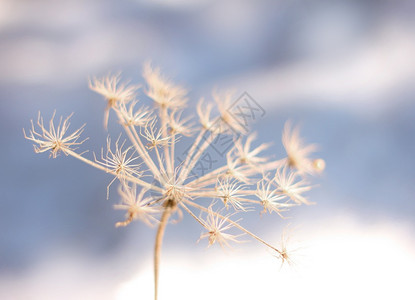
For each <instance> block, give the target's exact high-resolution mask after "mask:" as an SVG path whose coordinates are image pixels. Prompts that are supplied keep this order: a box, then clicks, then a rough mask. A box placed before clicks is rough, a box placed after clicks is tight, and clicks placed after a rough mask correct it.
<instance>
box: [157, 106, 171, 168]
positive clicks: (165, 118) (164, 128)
mask: <svg viewBox="0 0 415 300" xmlns="http://www.w3.org/2000/svg"><path fill="white" fill-rule="evenodd" d="M160 119H161V132H162V135H163V138H167V122H168V115H167V107H166V106H164V105H162V106H161V107H160ZM172 147H174V145H172ZM164 156H165V159H166V166H167V171H168V172H169V174H173V165H172V162H171V160H170V153H169V145H168V143H166V144H165V145H164Z"/></svg>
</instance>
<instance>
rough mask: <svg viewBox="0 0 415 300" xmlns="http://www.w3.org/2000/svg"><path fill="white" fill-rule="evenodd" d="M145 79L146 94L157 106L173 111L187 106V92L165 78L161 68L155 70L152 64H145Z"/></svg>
mask: <svg viewBox="0 0 415 300" xmlns="http://www.w3.org/2000/svg"><path fill="white" fill-rule="evenodd" d="M143 77H144V79H145V80H146V82H147V86H148V90H147V91H146V94H147V96H148V97H150V98H151V99H153V100H154V102H155V103H156V104H157V105H159V106H162V107H166V108H171V109H178V108H182V107H184V106H185V105H186V102H187V99H186V94H187V91H186V90H185V89H184V88H182V87H180V86H176V85H174V84H173V83H171V82H170V81H169V80H167V79H166V78H164V77H163V76H162V75H161V72H160V68H153V67H152V66H151V64H150V63H147V64H145V66H144V71H143Z"/></svg>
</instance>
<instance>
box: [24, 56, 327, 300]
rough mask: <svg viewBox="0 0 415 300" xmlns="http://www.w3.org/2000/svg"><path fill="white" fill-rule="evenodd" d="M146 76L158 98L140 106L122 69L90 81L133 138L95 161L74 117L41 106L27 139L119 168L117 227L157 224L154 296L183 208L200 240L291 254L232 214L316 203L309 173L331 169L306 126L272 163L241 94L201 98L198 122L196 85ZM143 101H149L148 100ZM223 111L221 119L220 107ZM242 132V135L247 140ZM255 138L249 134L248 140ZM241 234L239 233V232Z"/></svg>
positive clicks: (149, 72) (39, 148) (154, 72)
mask: <svg viewBox="0 0 415 300" xmlns="http://www.w3.org/2000/svg"><path fill="white" fill-rule="evenodd" d="M143 77H144V79H145V81H146V84H147V87H146V88H145V90H144V93H145V94H146V96H147V97H148V98H150V99H151V100H153V101H154V108H149V107H145V106H141V107H138V105H137V104H138V103H140V102H141V101H142V99H141V100H140V101H139V100H138V99H137V91H138V89H139V87H138V86H135V85H131V84H127V83H121V82H120V76H119V75H109V76H107V77H104V78H102V79H96V78H95V79H93V80H91V81H90V88H91V89H92V90H93V91H95V92H97V93H99V94H101V95H102V96H103V97H104V98H105V100H106V101H107V108H106V110H105V114H104V126H105V128H106V127H107V124H108V117H109V113H110V111H113V112H114V113H115V115H116V117H117V118H118V121H119V123H120V124H121V126H122V127H123V129H124V131H125V133H126V135H127V136H128V138H129V140H130V143H131V144H130V145H129V146H126V145H125V141H124V142H120V140H119V139H117V140H116V142H115V143H114V144H112V143H111V140H110V138H108V140H107V147H106V151H104V150H103V151H102V153H101V156H100V157H99V158H97V157H96V155H95V154H94V155H93V159H88V158H86V157H84V156H83V153H84V152H83V153H78V152H76V149H77V148H76V147H77V146H79V145H81V144H82V143H83V142H84V140H80V135H81V133H82V131H83V127H84V126H82V127H81V128H79V129H78V130H75V131H73V132H72V133H69V132H68V129H69V118H70V116H69V117H68V118H66V119H64V120H63V119H62V118H60V121H59V123H58V124H57V125H56V124H55V122H54V116H53V117H52V119H51V120H50V122H49V126H45V124H44V122H43V118H42V117H41V115H40V113H39V117H38V121H37V127H38V128H36V126H35V124H34V123H33V121H32V127H31V129H30V131H29V133H28V134H26V132H24V135H25V137H26V138H27V139H28V140H31V141H32V142H34V149H35V152H36V153H40V152H46V151H50V153H51V154H50V155H51V156H52V157H53V158H56V156H57V155H58V154H59V153H60V152H62V153H64V154H65V155H66V156H68V155H69V156H72V157H75V158H77V159H79V160H81V161H83V162H85V163H87V164H89V165H91V166H93V167H95V168H98V169H101V170H103V171H105V172H107V173H109V174H112V175H114V179H113V180H112V181H111V182H110V184H109V185H108V186H107V197H108V189H109V187H110V185H111V184H112V183H113V182H114V181H115V180H118V181H119V182H120V186H119V194H120V198H121V202H120V203H119V204H117V205H115V208H116V209H121V210H125V211H126V219H125V220H124V221H120V222H117V223H116V224H115V225H116V226H117V227H120V226H121V227H122V226H127V225H128V224H130V223H131V222H132V221H133V220H141V221H143V222H144V223H146V224H147V225H150V226H151V225H157V226H158V229H157V233H156V241H155V250H154V281H155V299H157V289H158V272H159V262H160V252H161V245H162V239H163V235H164V231H165V228H166V225H167V224H168V222H169V220H171V217H172V216H173V215H174V214H177V215H178V216H179V217H181V216H182V213H183V211H184V212H186V213H188V214H189V215H190V216H191V217H192V218H194V219H195V220H196V221H197V223H198V224H199V225H200V226H202V228H203V229H204V232H203V233H202V234H201V236H200V240H201V239H204V238H207V241H208V245H209V246H210V245H212V244H215V243H218V244H219V245H220V246H222V247H224V246H229V245H230V243H238V242H240V241H241V239H240V238H241V236H242V235H248V236H250V237H252V238H254V239H255V240H257V241H259V242H260V243H262V244H264V245H266V246H267V247H269V248H270V249H272V250H273V251H275V253H276V256H278V257H279V258H280V259H282V261H283V262H284V261H288V262H289V261H290V258H289V254H288V253H287V251H286V249H285V247H282V248H281V249H279V248H277V247H274V246H272V245H271V244H269V243H268V242H266V241H264V240H263V239H261V238H260V237H259V236H257V235H255V234H254V233H252V232H251V231H249V230H247V229H246V228H244V227H243V226H241V225H240V223H239V221H240V219H238V220H234V219H232V218H233V216H234V215H236V214H240V213H242V212H245V211H247V210H251V209H253V208H254V207H259V208H260V210H261V213H272V212H275V213H277V214H278V215H280V216H282V213H283V212H284V211H286V210H288V209H289V208H291V207H293V206H296V205H301V204H310V202H309V201H308V200H307V198H306V196H305V195H304V193H305V192H307V191H309V190H310V189H311V186H310V185H309V183H308V181H307V180H306V178H305V177H306V176H307V177H309V175H312V174H313V173H317V172H320V171H322V170H323V169H324V161H323V160H322V159H314V160H313V159H311V158H310V154H312V152H314V151H315V146H314V145H305V144H304V142H303V140H302V139H301V138H300V136H299V130H298V127H293V126H292V125H291V123H289V122H287V123H286V125H285V127H284V130H283V145H284V147H285V149H286V153H287V156H286V157H285V158H283V159H280V160H271V159H270V158H267V157H264V156H261V153H262V152H263V151H264V150H265V149H267V148H268V147H269V144H260V145H258V146H256V147H253V146H252V145H253V142H254V139H255V134H250V135H248V134H247V132H248V131H247V128H246V127H245V126H243V124H242V123H241V122H240V120H238V119H237V118H235V116H234V115H232V114H231V113H230V110H229V108H230V106H231V105H232V95H231V94H229V93H228V94H224V95H219V94H217V93H215V94H214V95H213V98H214V101H215V102H214V103H205V102H204V101H203V100H200V101H199V104H198V105H197V115H198V119H199V123H200V125H199V126H196V125H193V124H191V123H190V122H189V121H190V119H191V118H189V117H183V109H184V108H185V107H186V104H187V100H188V99H187V91H186V90H185V89H184V88H182V87H179V86H176V85H174V84H173V83H172V82H170V81H169V80H167V79H166V78H164V77H163V76H162V75H161V73H160V70H159V69H158V68H152V67H151V65H150V64H147V65H145V67H144V72H143ZM140 104H141V103H140ZM215 107H216V108H217V111H218V115H217V116H216V117H215V116H213V113H214V111H213V110H214V108H215ZM224 135H228V136H231V137H233V139H234V141H233V147H232V148H231V149H230V150H229V151H228V152H227V154H226V163H225V164H224V165H223V166H220V167H218V168H216V169H213V170H209V172H207V173H205V174H202V175H201V176H195V175H194V172H193V170H194V169H195V166H196V164H197V163H198V161H199V160H200V159H201V157H202V155H203V154H204V153H205V152H206V151H207V149H208V148H209V146H210V145H211V144H212V143H213V142H214V141H215V139H217V138H218V137H219V136H224ZM241 136H242V138H241ZM244 136H246V137H244ZM183 138H188V139H191V146H190V149H189V150H188V151H187V152H186V156H185V158H184V159H183V160H178V159H177V158H176V156H175V147H176V143H178V142H179V141H180V140H181V139H183ZM238 231H239V232H238Z"/></svg>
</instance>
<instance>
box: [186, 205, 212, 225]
mask: <svg viewBox="0 0 415 300" xmlns="http://www.w3.org/2000/svg"><path fill="white" fill-rule="evenodd" d="M180 205H181V206H182V207H183V208H184V210H185V211H187V212H188V213H189V214H190V215H191V216H192V217H193V218H194V219H195V220H196V221H197V222H198V223H199V224H200V225H202V226H203V227H204V228H207V227H206V225H205V223H203V221H202V220H201V219H199V218H198V217H196V215H195V214H194V213H193V212H192V211H191V210H190V209H189V208H188V207H187V206H186V205H184V203H183V202H180Z"/></svg>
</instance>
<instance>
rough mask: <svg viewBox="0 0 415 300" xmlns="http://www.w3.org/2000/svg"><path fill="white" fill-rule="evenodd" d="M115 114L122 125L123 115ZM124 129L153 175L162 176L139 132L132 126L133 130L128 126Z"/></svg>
mask: <svg viewBox="0 0 415 300" xmlns="http://www.w3.org/2000/svg"><path fill="white" fill-rule="evenodd" d="M115 112H116V113H117V117H118V119H119V120H120V121H121V123H123V122H124V121H125V120H124V119H123V117H122V115H121V114H120V113H119V112H118V111H117V110H115ZM123 127H124V130H125V132H126V133H127V135H128V137H129V139H130V140H131V142H132V143H133V145H134V147H135V149H136V150H137V152H138V154H140V155H141V158H142V159H143V161H144V163H145V164H146V165H147V166H148V167H149V168H150V169H151V171H152V172H153V174H159V175H160V171H159V170H158V169H157V167H156V165H155V164H154V162H153V160H152V159H151V157H150V155H149V154H148V152H147V151H146V149H145V148H144V145H143V143H142V142H141V140H140V138H139V136H138V135H137V132H136V131H135V128H134V127H133V126H131V127H132V128H130V127H128V126H123Z"/></svg>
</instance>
